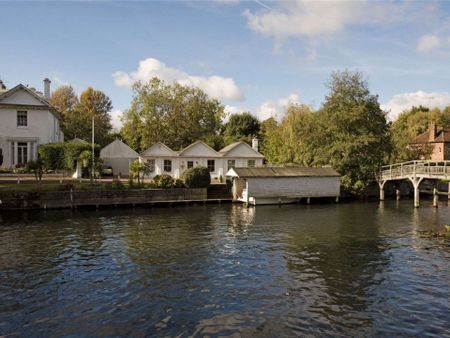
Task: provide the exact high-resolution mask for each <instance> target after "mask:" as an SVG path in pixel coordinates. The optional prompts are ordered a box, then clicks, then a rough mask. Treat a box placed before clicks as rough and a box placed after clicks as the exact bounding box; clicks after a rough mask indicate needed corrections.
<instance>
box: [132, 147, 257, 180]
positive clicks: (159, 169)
mask: <svg viewBox="0 0 450 338" xmlns="http://www.w3.org/2000/svg"><path fill="white" fill-rule="evenodd" d="M141 160H142V161H145V162H147V163H148V164H149V166H150V169H151V173H150V175H149V178H153V177H155V176H156V175H163V174H166V175H170V176H172V177H174V178H180V177H181V175H182V174H183V172H184V171H185V170H186V169H189V168H192V167H195V166H203V167H206V168H208V169H209V171H210V173H211V178H212V179H218V180H219V181H223V180H225V174H226V173H227V171H228V170H229V169H231V168H234V167H238V166H239V167H261V166H262V165H263V160H264V156H263V155H262V154H261V153H259V152H258V150H257V142H256V140H255V141H254V142H253V147H251V146H249V145H248V144H247V143H245V142H235V143H232V144H230V145H229V146H227V147H225V148H223V149H222V150H220V151H215V150H214V149H212V148H211V147H210V146H208V145H207V144H206V143H204V142H202V141H197V142H194V143H192V144H191V145H189V146H187V147H186V148H184V149H182V150H180V151H174V150H172V149H170V148H169V147H167V146H166V145H164V144H163V143H160V142H159V143H156V144H154V145H152V146H151V147H150V148H148V149H147V150H146V151H144V152H143V153H142V154H141Z"/></svg>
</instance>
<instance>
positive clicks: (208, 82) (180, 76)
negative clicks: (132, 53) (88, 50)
mask: <svg viewBox="0 0 450 338" xmlns="http://www.w3.org/2000/svg"><path fill="white" fill-rule="evenodd" d="M152 77H159V78H160V79H162V80H164V81H166V82H169V83H174V82H177V83H179V84H181V85H188V86H195V87H199V88H201V89H203V90H204V91H205V92H206V93H207V94H208V95H210V96H211V97H214V98H217V99H223V100H233V101H240V100H243V99H244V95H243V94H242V92H241V90H240V89H239V88H238V86H237V85H236V83H235V82H234V80H233V79H231V78H226V77H221V76H217V75H213V76H208V77H204V76H193V75H189V74H187V73H186V72H184V71H182V70H179V69H176V68H171V67H168V66H166V65H165V64H164V63H162V62H161V61H159V60H157V59H154V58H148V59H145V60H141V61H140V62H139V67H138V69H137V71H135V72H131V73H126V72H123V71H117V72H115V73H114V74H113V78H114V81H115V83H116V85H118V86H128V87H129V86H131V85H132V84H133V83H134V82H136V81H143V82H146V81H148V80H149V79H151V78H152Z"/></svg>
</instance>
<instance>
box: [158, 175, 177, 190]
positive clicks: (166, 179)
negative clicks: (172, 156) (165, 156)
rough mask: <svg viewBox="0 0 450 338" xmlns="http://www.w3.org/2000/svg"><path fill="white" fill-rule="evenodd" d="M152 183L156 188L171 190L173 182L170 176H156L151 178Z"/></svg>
mask: <svg viewBox="0 0 450 338" xmlns="http://www.w3.org/2000/svg"><path fill="white" fill-rule="evenodd" d="M153 183H154V184H155V186H156V187H157V188H161V189H169V188H173V186H174V185H175V181H174V179H173V178H172V176H170V175H156V176H155V177H154V178H153Z"/></svg>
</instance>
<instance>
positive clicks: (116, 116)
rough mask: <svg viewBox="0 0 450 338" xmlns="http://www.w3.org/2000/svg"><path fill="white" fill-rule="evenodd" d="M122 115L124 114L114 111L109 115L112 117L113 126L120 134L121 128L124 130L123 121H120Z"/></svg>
mask: <svg viewBox="0 0 450 338" xmlns="http://www.w3.org/2000/svg"><path fill="white" fill-rule="evenodd" d="M122 114H123V112H122V111H121V110H114V111H112V112H110V113H109V115H110V116H111V124H112V126H113V129H114V130H115V131H116V132H119V131H120V128H122V121H121V120H120V118H121V117H122Z"/></svg>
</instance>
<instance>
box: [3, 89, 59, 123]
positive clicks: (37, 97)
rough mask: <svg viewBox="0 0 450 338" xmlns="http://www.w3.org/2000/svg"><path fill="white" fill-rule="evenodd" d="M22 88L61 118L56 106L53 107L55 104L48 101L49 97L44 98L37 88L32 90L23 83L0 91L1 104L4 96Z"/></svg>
mask: <svg viewBox="0 0 450 338" xmlns="http://www.w3.org/2000/svg"><path fill="white" fill-rule="evenodd" d="M20 89H22V90H24V91H25V92H27V93H28V94H29V95H31V96H32V97H34V98H35V99H36V100H38V101H39V102H40V103H42V104H43V105H44V106H46V107H47V108H48V110H49V111H50V112H51V113H52V114H53V115H54V116H55V117H56V118H58V119H61V116H60V114H59V112H58V111H57V110H56V108H55V107H53V106H52V105H51V104H50V102H48V101H47V99H45V98H44V96H42V95H40V94H38V93H37V92H36V91H35V90H32V89H31V88H28V87H26V86H24V85H23V84H18V85H17V86H15V87H13V88H11V89H9V90H6V91H3V92H0V104H1V101H2V100H3V99H4V98H6V97H8V96H10V95H12V94H14V93H15V92H17V91H18V90H20ZM24 106H26V104H25V105H24Z"/></svg>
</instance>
